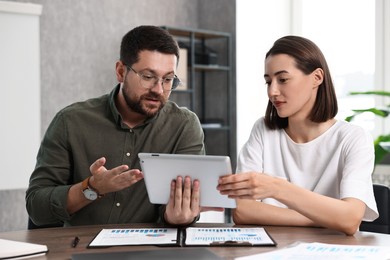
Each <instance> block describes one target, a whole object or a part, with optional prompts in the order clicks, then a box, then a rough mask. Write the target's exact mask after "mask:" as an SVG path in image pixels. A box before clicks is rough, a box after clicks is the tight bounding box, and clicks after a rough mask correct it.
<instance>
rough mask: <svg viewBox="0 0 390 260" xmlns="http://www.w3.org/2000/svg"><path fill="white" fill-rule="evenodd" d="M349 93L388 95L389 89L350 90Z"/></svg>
mask: <svg viewBox="0 0 390 260" xmlns="http://www.w3.org/2000/svg"><path fill="white" fill-rule="evenodd" d="M349 94H350V95H378V96H387V97H390V92H389V91H383V90H371V91H361V92H359V91H354V92H350V93H349Z"/></svg>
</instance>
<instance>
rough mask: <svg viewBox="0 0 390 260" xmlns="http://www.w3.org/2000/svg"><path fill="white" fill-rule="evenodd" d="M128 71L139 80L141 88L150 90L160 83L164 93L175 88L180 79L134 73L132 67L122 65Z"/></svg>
mask: <svg viewBox="0 0 390 260" xmlns="http://www.w3.org/2000/svg"><path fill="white" fill-rule="evenodd" d="M124 65H125V66H126V67H127V69H128V70H132V71H133V72H134V73H135V74H137V76H138V77H139V79H140V84H141V86H142V87H143V88H146V89H152V88H154V87H155V86H156V84H157V83H159V82H161V85H162V88H163V91H164V92H169V91H172V90H174V89H175V88H177V87H178V86H179V85H180V84H181V81H180V79H179V78H178V77H177V76H176V75H174V76H173V77H165V78H160V77H158V76H156V75H153V74H151V73H142V72H137V71H135V70H134V69H133V68H132V67H130V66H128V65H126V64H124Z"/></svg>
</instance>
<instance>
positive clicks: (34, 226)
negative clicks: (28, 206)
mask: <svg viewBox="0 0 390 260" xmlns="http://www.w3.org/2000/svg"><path fill="white" fill-rule="evenodd" d="M62 226H63V224H62V223H54V224H47V225H41V226H38V225H36V224H35V223H34V222H33V221H32V220H31V218H28V222H27V229H38V228H50V227H62Z"/></svg>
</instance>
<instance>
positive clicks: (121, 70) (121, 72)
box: [115, 61, 126, 83]
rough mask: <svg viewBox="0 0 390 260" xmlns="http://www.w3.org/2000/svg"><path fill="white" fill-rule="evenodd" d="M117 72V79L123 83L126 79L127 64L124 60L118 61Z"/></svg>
mask: <svg viewBox="0 0 390 260" xmlns="http://www.w3.org/2000/svg"><path fill="white" fill-rule="evenodd" d="M115 74H116V79H117V80H118V82H119V83H123V81H125V75H126V66H125V65H124V64H123V62H122V61H117V62H116V64H115Z"/></svg>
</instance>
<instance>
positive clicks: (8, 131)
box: [0, 1, 42, 190]
mask: <svg viewBox="0 0 390 260" xmlns="http://www.w3.org/2000/svg"><path fill="white" fill-rule="evenodd" d="M41 10H42V7H41V6H40V5H36V4H22V3H12V2H2V1H0V39H1V40H0V57H1V58H0V88H1V93H2V101H1V102H0V118H1V127H0V129H1V130H0V147H1V150H0V158H1V160H0V161H1V171H0V177H1V181H0V190H8V189H20V188H27V186H28V180H29V177H30V174H31V172H32V170H33V169H34V165H35V156H36V153H37V150H38V147H39V143H40V124H41V121H40V62H39V60H40V55H39V15H40V14H41Z"/></svg>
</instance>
